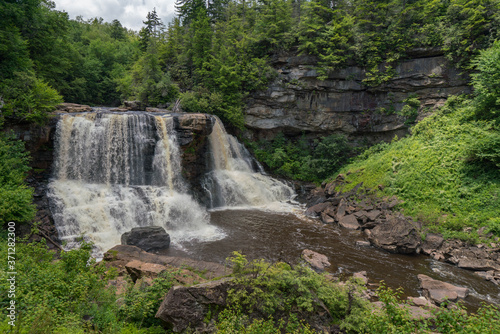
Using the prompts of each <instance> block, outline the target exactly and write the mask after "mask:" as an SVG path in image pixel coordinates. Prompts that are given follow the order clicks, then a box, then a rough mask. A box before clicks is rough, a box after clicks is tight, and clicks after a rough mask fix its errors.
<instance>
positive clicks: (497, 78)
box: [472, 41, 500, 125]
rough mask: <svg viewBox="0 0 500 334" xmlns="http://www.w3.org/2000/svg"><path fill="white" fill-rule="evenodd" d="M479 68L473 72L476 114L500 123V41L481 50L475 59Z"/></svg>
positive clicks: (474, 62) (474, 63)
mask: <svg viewBox="0 0 500 334" xmlns="http://www.w3.org/2000/svg"><path fill="white" fill-rule="evenodd" d="M473 65H474V67H475V69H476V70H477V72H476V73H474V74H472V84H473V86H474V95H475V97H474V102H475V104H476V115H477V117H478V118H480V119H488V120H494V121H495V122H496V124H497V125H499V124H500V41H497V42H495V43H494V44H493V46H492V47H490V48H489V49H486V50H483V51H481V53H480V55H479V57H478V58H477V59H476V60H475V61H473Z"/></svg>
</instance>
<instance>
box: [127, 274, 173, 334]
mask: <svg viewBox="0 0 500 334" xmlns="http://www.w3.org/2000/svg"><path fill="white" fill-rule="evenodd" d="M178 273H179V271H178V270H177V271H164V272H162V273H160V275H158V277H157V278H155V279H154V280H153V282H152V284H151V285H149V286H139V287H137V286H135V285H132V284H131V285H129V288H128V290H127V292H126V294H125V303H124V304H123V305H122V307H121V308H120V316H121V317H123V318H124V319H125V320H127V321H130V322H134V323H137V324H138V325H139V326H145V327H150V326H159V325H160V324H161V322H160V320H159V319H157V318H155V314H156V312H157V311H158V308H159V307H160V304H161V302H162V300H163V297H164V296H165V294H166V293H167V292H168V290H170V288H171V287H172V286H173V285H174V282H175V280H174V276H175V275H176V274H178Z"/></svg>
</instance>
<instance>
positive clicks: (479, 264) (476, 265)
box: [458, 258, 500, 271]
mask: <svg viewBox="0 0 500 334" xmlns="http://www.w3.org/2000/svg"><path fill="white" fill-rule="evenodd" d="M458 267H459V268H464V269H469V270H475V271H488V270H500V265H499V264H498V263H496V262H495V261H493V260H488V259H475V258H462V259H460V260H459V261H458Z"/></svg>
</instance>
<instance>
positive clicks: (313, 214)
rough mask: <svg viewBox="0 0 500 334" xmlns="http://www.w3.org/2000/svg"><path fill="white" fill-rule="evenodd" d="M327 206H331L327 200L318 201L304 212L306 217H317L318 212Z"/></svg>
mask: <svg viewBox="0 0 500 334" xmlns="http://www.w3.org/2000/svg"><path fill="white" fill-rule="evenodd" d="M329 206H331V204H330V203H328V202H323V203H319V204H316V205H314V206H311V207H310V208H308V209H307V210H306V213H305V214H306V216H308V217H318V216H319V215H320V213H321V212H322V211H323V210H325V209H326V208H328V207H329Z"/></svg>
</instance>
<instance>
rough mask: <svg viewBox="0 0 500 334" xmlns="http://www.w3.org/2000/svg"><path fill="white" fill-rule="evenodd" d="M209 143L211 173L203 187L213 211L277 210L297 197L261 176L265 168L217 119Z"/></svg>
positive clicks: (282, 184) (277, 182)
mask: <svg viewBox="0 0 500 334" xmlns="http://www.w3.org/2000/svg"><path fill="white" fill-rule="evenodd" d="M209 142H210V155H211V161H210V164H211V171H210V172H209V173H208V174H207V175H206V177H205V179H204V181H203V183H204V188H205V189H206V190H207V192H208V193H209V197H210V199H211V203H210V206H211V207H212V208H218V207H225V208H227V207H241V206H251V207H267V208H273V207H274V208H276V206H275V205H276V204H278V205H280V204H282V203H283V202H285V201H287V200H290V199H291V198H292V196H293V195H294V191H293V190H292V189H291V188H290V187H289V186H287V185H286V184H284V183H283V182H281V181H279V180H276V179H273V178H271V177H269V176H267V175H265V174H264V173H263V172H262V171H263V168H262V166H261V165H260V164H259V163H258V162H257V161H256V160H255V159H254V158H253V157H252V156H251V155H250V153H249V152H248V150H247V149H246V148H245V147H244V146H243V145H242V144H240V143H239V142H238V141H237V140H236V138H235V137H233V136H231V135H229V134H227V133H226V130H225V129H224V125H223V124H222V122H221V121H220V120H219V119H218V118H216V121H215V124H214V127H213V130H212V133H211V134H210V136H209Z"/></svg>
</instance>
